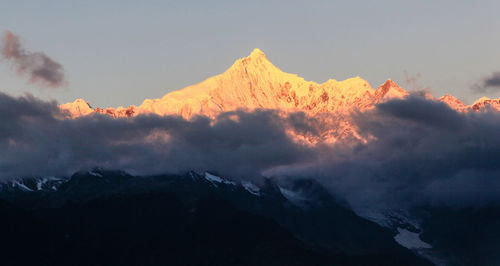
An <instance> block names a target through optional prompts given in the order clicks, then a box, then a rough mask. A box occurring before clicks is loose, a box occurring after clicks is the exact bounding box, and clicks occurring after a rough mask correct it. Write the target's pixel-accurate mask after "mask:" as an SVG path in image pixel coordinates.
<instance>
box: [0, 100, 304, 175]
mask: <svg viewBox="0 0 500 266" xmlns="http://www.w3.org/2000/svg"><path fill="white" fill-rule="evenodd" d="M62 115H63V114H61V113H59V112H58V109H57V105H56V103H46V102H43V101H40V100H37V99H36V98H34V97H32V96H25V97H20V98H13V97H10V96H8V95H5V94H0V116H1V117H0V119H2V123H1V124H0V127H1V128H0V129H2V130H1V131H0V132H1V133H0V149H1V150H2V152H1V156H2V163H1V164H0V175H1V176H2V177H4V178H9V177H19V176H30V175H69V174H71V173H73V172H74V171H77V170H81V169H90V168H91V167H95V166H101V167H105V168H112V169H123V170H126V171H130V172H131V173H135V174H158V173H174V172H184V171H188V170H198V171H204V170H208V171H214V172H218V173H220V174H223V175H227V176H231V177H233V178H239V177H255V176H259V175H260V172H261V171H263V170H265V169H267V168H270V167H275V166H279V165H287V164H293V163H295V162H298V161H305V160H308V158H312V154H311V150H310V149H307V148H303V147H302V146H301V145H297V144H296V143H295V142H294V141H293V140H292V139H291V138H290V137H288V135H287V134H286V132H285V128H291V129H293V130H295V129H294V127H296V126H295V125H296V124H298V125H299V126H300V127H302V128H300V131H302V132H304V131H306V129H305V128H303V127H304V126H303V125H304V124H306V123H310V122H305V121H304V122H300V121H299V120H300V119H306V118H305V116H300V115H295V116H294V117H293V119H291V118H289V117H284V116H282V115H280V114H279V113H277V112H274V111H264V110H262V111H256V112H252V113H246V112H242V111H235V112H228V113H223V114H221V115H220V116H218V117H217V118H216V119H215V120H211V119H208V118H206V117H196V118H194V119H192V120H185V119H183V118H181V117H177V116H165V117H160V116H156V115H150V116H138V117H134V118H129V119H127V118H124V119H112V118H110V117H108V116H106V115H93V116H86V117H81V118H78V119H61V116H62ZM297 131H299V130H298V129H297ZM311 134H314V132H312V133H311Z"/></svg>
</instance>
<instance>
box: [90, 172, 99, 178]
mask: <svg viewBox="0 0 500 266" xmlns="http://www.w3.org/2000/svg"><path fill="white" fill-rule="evenodd" d="M89 174H90V175H93V176H97V177H102V175H101V174H99V173H96V172H92V171H89Z"/></svg>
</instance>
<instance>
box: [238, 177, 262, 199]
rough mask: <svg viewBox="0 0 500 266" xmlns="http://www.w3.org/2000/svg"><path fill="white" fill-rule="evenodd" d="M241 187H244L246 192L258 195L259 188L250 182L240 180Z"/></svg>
mask: <svg viewBox="0 0 500 266" xmlns="http://www.w3.org/2000/svg"><path fill="white" fill-rule="evenodd" d="M241 185H242V186H243V188H245V189H246V190H247V191H248V192H250V193H252V194H254V195H255V196H260V188H259V187H258V186H256V185H254V184H253V183H251V182H247V181H243V182H241Z"/></svg>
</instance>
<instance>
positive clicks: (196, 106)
mask: <svg viewBox="0 0 500 266" xmlns="http://www.w3.org/2000/svg"><path fill="white" fill-rule="evenodd" d="M408 95H409V92H408V91H406V90H404V89H403V88H402V87H400V86H399V85H398V84H396V83H395V82H394V81H392V80H391V79H388V80H387V81H386V82H384V84H382V85H380V86H379V87H378V88H377V89H374V88H372V87H371V85H370V84H369V82H368V81H366V80H364V79H362V78H361V77H359V76H356V77H353V78H349V79H346V80H343V81H337V80H335V79H329V80H327V81H325V82H323V83H317V82H314V81H307V80H305V79H304V78H302V77H300V76H298V75H297V74H291V73H286V72H284V71H282V70H281V69H279V68H278V67H276V66H275V65H274V64H272V63H271V62H270V61H269V59H268V58H267V56H266V55H265V54H264V52H262V51H261V50H260V49H258V48H256V49H254V50H253V51H252V52H251V53H250V55H249V56H247V57H243V58H240V59H238V60H236V61H235V62H234V63H233V65H232V66H231V67H229V68H228V69H227V70H226V71H225V72H223V73H221V74H219V75H215V76H212V77H210V78H208V79H206V80H204V81H202V82H199V83H197V84H194V85H191V86H188V87H185V88H183V89H180V90H176V91H172V92H169V93H167V94H165V95H164V96H163V97H161V98H158V99H145V100H144V101H143V102H142V104H140V105H139V106H134V105H132V106H129V107H128V108H124V107H118V108H111V107H110V108H105V109H102V108H92V107H91V106H90V104H88V103H87V102H86V101H84V100H83V99H77V100H75V101H74V102H70V103H66V104H62V105H60V106H59V107H60V109H62V110H64V111H67V112H68V113H69V115H70V116H71V117H72V118H76V117H79V116H85V115H89V114H93V113H101V114H108V115H110V116H112V117H131V116H136V115H140V114H151V113H152V114H157V115H161V116H164V115H180V116H182V117H184V118H187V119H189V118H191V117H193V116H196V115H203V116H208V117H212V118H213V117H215V116H216V115H217V114H219V113H221V112H227V111H234V110H236V109H245V110H250V111H251V110H254V109H257V108H265V109H278V110H281V111H303V112H305V113H307V114H309V115H316V114H318V113H334V114H340V115H344V114H349V113H351V112H352V111H354V110H361V111H363V110H366V109H370V108H372V107H373V106H374V105H375V104H377V103H380V102H383V101H386V100H388V99H393V98H404V97H406V96H408ZM430 97H431V96H430ZM431 98H432V99H433V100H439V101H442V102H444V103H446V104H447V105H448V106H450V107H451V108H452V109H454V110H456V111H460V112H465V111H478V110H482V109H484V108H490V107H491V108H493V109H496V110H500V99H496V100H492V99H489V98H486V97H483V98H480V99H479V100H477V101H476V102H474V103H473V104H472V105H465V104H464V103H463V102H461V101H460V100H458V99H457V98H455V97H453V96H451V95H449V94H446V95H444V96H443V97H441V98H439V99H437V98H434V97H431Z"/></svg>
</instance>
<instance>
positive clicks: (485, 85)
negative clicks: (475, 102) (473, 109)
mask: <svg viewBox="0 0 500 266" xmlns="http://www.w3.org/2000/svg"><path fill="white" fill-rule="evenodd" d="M471 89H472V90H473V91H475V92H477V93H485V92H494V91H500V72H494V73H492V74H491V75H490V76H488V77H485V78H483V80H482V81H481V82H479V84H475V85H474V86H472V88H471Z"/></svg>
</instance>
